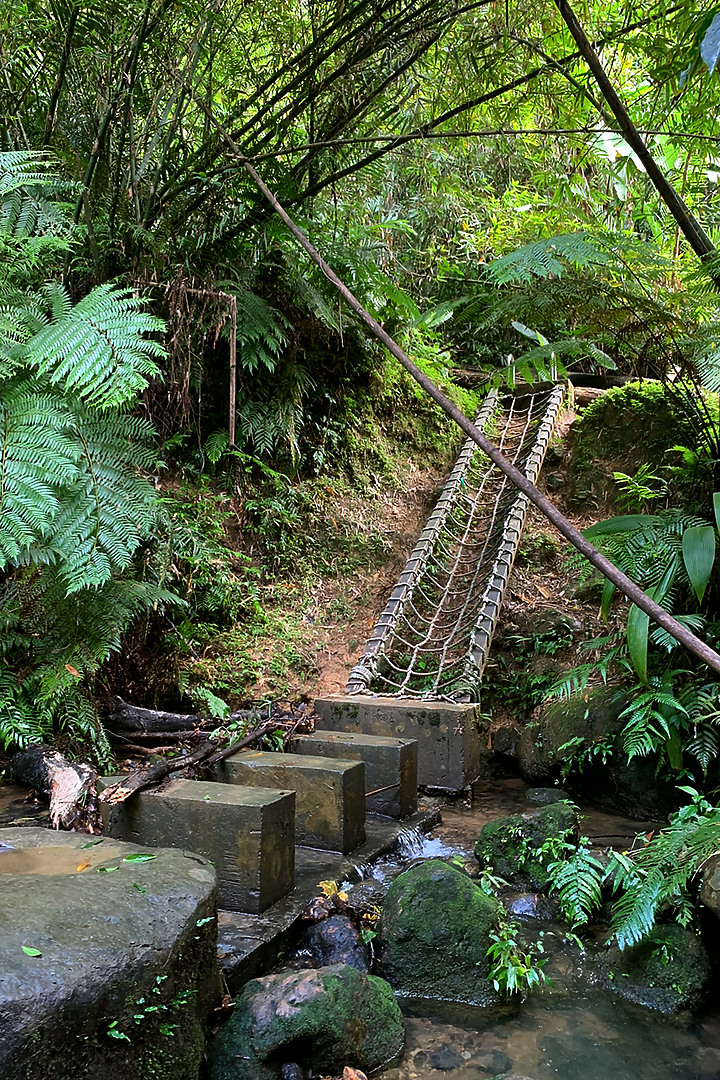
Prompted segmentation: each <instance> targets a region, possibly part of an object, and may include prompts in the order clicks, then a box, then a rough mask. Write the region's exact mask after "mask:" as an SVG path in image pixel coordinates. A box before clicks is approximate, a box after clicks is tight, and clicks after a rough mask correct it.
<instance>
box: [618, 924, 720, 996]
mask: <svg viewBox="0 0 720 1080" xmlns="http://www.w3.org/2000/svg"><path fill="white" fill-rule="evenodd" d="M711 970H712V969H711V964H710V958H709V957H708V954H707V951H706V949H705V946H704V945H703V943H702V941H701V939H700V938H699V937H698V935H697V934H695V933H694V932H693V931H692V930H688V929H686V928H685V927H683V926H678V925H677V923H673V924H671V925H669V926H658V927H656V928H655V930H654V931H653V932H652V934H651V935H650V936H649V937H647V938H645V940H644V941H641V942H639V943H638V944H637V945H633V946H631V947H630V948H628V949H623V950H620V949H619V948H618V947H617V946H616V945H613V946H611V947H610V948H609V949H608V950H607V952H606V953H605V955H604V956H603V958H602V959H601V961H600V964H599V973H600V974H599V981H600V983H601V985H602V986H604V987H605V989H606V990H610V991H612V993H613V994H617V995H618V996H619V997H622V998H625V1000H626V1001H633V1002H635V1004H637V1005H644V1006H646V1008H649V1009H656V1010H658V1011H659V1012H663V1013H676V1012H680V1011H681V1010H682V1009H692V1008H696V1007H697V1006H698V1005H699V1004H700V1003H701V1001H702V998H703V991H704V989H705V986H706V985H707V982H708V980H709V978H710V974H711Z"/></svg>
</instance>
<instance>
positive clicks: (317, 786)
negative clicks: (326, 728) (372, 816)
mask: <svg viewBox="0 0 720 1080" xmlns="http://www.w3.org/2000/svg"><path fill="white" fill-rule="evenodd" d="M215 775H216V776H217V779H218V780H221V781H224V782H225V783H227V784H260V785H262V786H263V787H282V788H285V789H292V790H293V791H294V792H295V842H296V843H297V844H299V845H300V846H301V847H315V848H322V849H324V850H326V851H341V852H342V853H343V854H344V855H347V854H348V853H349V852H351V851H354V850H355V848H356V847H359V846H360V845H361V844H363V843H364V842H365V766H364V765H363V764H362V762H360V761H337V760H329V759H328V758H322V757H304V756H302V757H301V756H300V755H298V754H280V753H276V752H275V751H263V750H241V751H240V752H239V753H237V754H233V756H232V757H229V758H226V759H225V760H224V761H221V762H220V763H219V764H218V766H217V770H216V773H215Z"/></svg>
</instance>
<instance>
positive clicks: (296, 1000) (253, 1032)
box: [211, 964, 405, 1080]
mask: <svg viewBox="0 0 720 1080" xmlns="http://www.w3.org/2000/svg"><path fill="white" fill-rule="evenodd" d="M404 1038H405V1027H404V1023H403V1019H402V1014H401V1013H400V1009H399V1007H398V1004H397V1002H396V1001H395V996H394V994H393V992H392V990H391V989H390V987H389V986H388V984H387V983H386V982H385V981H384V980H383V979H379V978H376V977H375V976H372V975H364V974H363V973H362V972H360V971H357V970H356V969H355V968H353V967H349V966H344V965H339V964H338V965H334V966H332V967H328V968H323V969H321V970H318V971H293V972H280V973H279V974H278V975H271V976H267V977H266V978H264V979H255V980H253V981H252V982H250V983H248V984H247V986H246V987H245V988H244V990H243V993H242V995H241V996H240V998H239V999H238V1001H237V1003H236V1006H235V1011H234V1013H233V1015H232V1017H231V1018H230V1020H229V1021H228V1023H227V1025H226V1026H225V1028H224V1029H223V1030H222V1032H221V1033H220V1035H219V1036H218V1038H217V1040H216V1043H215V1045H214V1046H213V1050H212V1070H211V1076H212V1080H277V1078H279V1076H280V1066H281V1065H282V1064H283V1063H284V1062H285V1061H288V1060H292V1061H296V1062H297V1063H298V1064H299V1065H301V1066H313V1068H316V1069H318V1068H319V1069H323V1070H328V1071H332V1072H333V1073H336V1072H338V1071H342V1067H343V1065H351V1066H353V1067H355V1068H361V1069H364V1070H367V1071H373V1070H375V1069H378V1068H380V1067H381V1066H383V1065H385V1064H387V1063H389V1062H390V1061H392V1060H393V1059H395V1058H396V1057H397V1056H398V1054H399V1053H400V1052H401V1050H402V1047H403V1043H404Z"/></svg>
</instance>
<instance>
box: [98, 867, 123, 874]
mask: <svg viewBox="0 0 720 1080" xmlns="http://www.w3.org/2000/svg"><path fill="white" fill-rule="evenodd" d="M119 869H120V867H119V866H98V868H97V872H98V874H112V873H113V871H115V870H119Z"/></svg>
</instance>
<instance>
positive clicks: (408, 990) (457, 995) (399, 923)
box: [380, 859, 499, 1005]
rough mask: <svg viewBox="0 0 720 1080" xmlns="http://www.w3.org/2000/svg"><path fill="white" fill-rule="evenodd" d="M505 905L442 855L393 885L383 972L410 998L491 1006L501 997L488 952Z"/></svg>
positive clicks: (384, 927) (385, 920) (384, 926)
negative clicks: (496, 994) (498, 917)
mask: <svg viewBox="0 0 720 1080" xmlns="http://www.w3.org/2000/svg"><path fill="white" fill-rule="evenodd" d="M498 909H499V904H498V902H497V901H496V900H495V899H494V898H493V897H490V896H488V895H486V893H484V892H483V891H482V889H480V888H478V886H477V885H476V884H475V882H474V881H472V880H471V878H469V877H468V876H467V874H465V873H463V872H462V871H460V870H456V869H454V867H452V866H449V865H448V864H447V863H444V862H442V861H441V860H439V859H429V860H428V861H427V862H423V863H420V864H419V865H417V866H413V867H411V869H410V870H406V871H405V873H404V874H400V876H399V877H398V878H396V879H395V881H394V882H393V883H392V885H391V886H390V889H389V890H388V894H387V897H386V900H385V906H384V908H383V914H382V921H381V927H380V956H381V963H382V972H383V975H384V976H385V978H386V979H387V980H388V982H389V983H390V984H391V985H392V986H393V987H395V989H396V990H398V991H399V992H400V993H402V994H403V996H406V997H427V998H442V999H444V1000H449V1001H464V1002H470V1003H472V1004H478V1005H486V1004H488V1003H489V1002H491V1001H493V1000H494V999H495V991H494V989H493V986H492V983H491V981H490V979H489V977H488V976H489V970H490V965H489V962H488V959H487V956H486V953H487V949H488V946H489V945H490V936H489V935H490V932H491V931H492V930H493V929H494V928H495V926H496V923H497V915H498Z"/></svg>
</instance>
